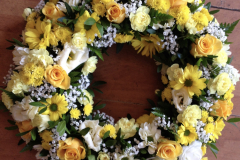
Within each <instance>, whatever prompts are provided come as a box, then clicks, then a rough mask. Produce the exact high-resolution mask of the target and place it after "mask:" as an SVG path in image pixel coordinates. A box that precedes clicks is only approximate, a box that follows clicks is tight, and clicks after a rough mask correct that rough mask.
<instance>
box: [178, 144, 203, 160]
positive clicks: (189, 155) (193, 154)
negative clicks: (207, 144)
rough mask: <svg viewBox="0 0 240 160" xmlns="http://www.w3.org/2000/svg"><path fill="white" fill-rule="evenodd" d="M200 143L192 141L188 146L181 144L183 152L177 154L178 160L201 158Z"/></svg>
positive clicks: (196, 159) (197, 159)
mask: <svg viewBox="0 0 240 160" xmlns="http://www.w3.org/2000/svg"><path fill="white" fill-rule="evenodd" d="M201 147H202V143H201V142H200V141H194V142H192V143H191V144H190V145H189V146H183V153H182V154H181V155H180V156H179V160H189V159H191V160H201V159H202V149H201Z"/></svg>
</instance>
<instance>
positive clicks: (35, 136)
mask: <svg viewBox="0 0 240 160" xmlns="http://www.w3.org/2000/svg"><path fill="white" fill-rule="evenodd" d="M31 137H32V140H34V141H35V140H36V138H37V128H34V129H32V130H31Z"/></svg>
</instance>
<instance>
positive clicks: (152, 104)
mask: <svg viewBox="0 0 240 160" xmlns="http://www.w3.org/2000/svg"><path fill="white" fill-rule="evenodd" d="M147 101H148V103H150V105H151V106H152V107H156V104H155V103H154V102H153V100H151V99H147Z"/></svg>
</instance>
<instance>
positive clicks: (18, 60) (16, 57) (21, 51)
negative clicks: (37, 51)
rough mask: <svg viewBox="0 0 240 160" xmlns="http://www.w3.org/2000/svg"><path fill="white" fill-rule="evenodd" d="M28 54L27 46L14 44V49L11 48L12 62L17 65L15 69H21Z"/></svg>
mask: <svg viewBox="0 0 240 160" xmlns="http://www.w3.org/2000/svg"><path fill="white" fill-rule="evenodd" d="M28 54H29V48H25V47H19V46H15V49H14V50H13V62H14V64H15V65H17V66H18V67H16V69H21V68H22V67H23V66H24V64H26V63H27V59H28V58H27V57H28Z"/></svg>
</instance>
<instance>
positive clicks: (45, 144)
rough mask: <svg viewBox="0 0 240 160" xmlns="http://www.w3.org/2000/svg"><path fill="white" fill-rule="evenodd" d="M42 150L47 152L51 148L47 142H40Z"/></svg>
mask: <svg viewBox="0 0 240 160" xmlns="http://www.w3.org/2000/svg"><path fill="white" fill-rule="evenodd" d="M42 148H43V149H46V150H48V151H49V150H50V149H51V146H50V145H49V142H45V141H42Z"/></svg>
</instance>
